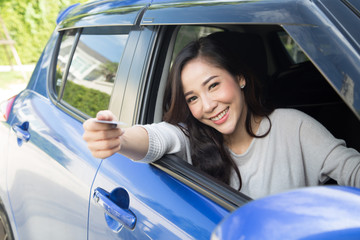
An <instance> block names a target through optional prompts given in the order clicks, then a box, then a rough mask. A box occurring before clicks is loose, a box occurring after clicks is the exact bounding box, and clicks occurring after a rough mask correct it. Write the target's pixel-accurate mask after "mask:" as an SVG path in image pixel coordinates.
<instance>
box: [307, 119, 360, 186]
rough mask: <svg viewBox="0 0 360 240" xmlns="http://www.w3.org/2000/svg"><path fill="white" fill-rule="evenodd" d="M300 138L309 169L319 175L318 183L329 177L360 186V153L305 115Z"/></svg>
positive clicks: (341, 183) (342, 183)
mask: <svg viewBox="0 0 360 240" xmlns="http://www.w3.org/2000/svg"><path fill="white" fill-rule="evenodd" d="M300 141H301V146H302V152H303V157H304V158H305V161H306V163H307V164H306V165H307V170H308V172H310V173H311V172H312V173H313V174H317V175H318V180H319V182H321V183H323V182H325V181H326V180H327V179H328V178H329V177H330V178H332V179H334V180H336V181H337V182H338V184H339V185H346V186H353V187H358V188H359V187H360V153H359V152H357V151H356V150H355V149H352V148H347V147H346V145H345V142H344V141H343V140H340V139H336V138H335V137H334V136H333V135H332V134H331V133H330V132H329V131H328V130H327V129H326V128H325V127H324V126H322V125H321V124H320V123H319V122H317V121H316V120H314V119H313V118H311V117H310V116H305V117H304V119H303V122H302V124H301V128H300Z"/></svg>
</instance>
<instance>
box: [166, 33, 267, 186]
mask: <svg viewBox="0 0 360 240" xmlns="http://www.w3.org/2000/svg"><path fill="white" fill-rule="evenodd" d="M252 37H253V36H251V37H250V38H252ZM236 39H240V40H239V41H240V42H244V40H245V42H247V41H248V42H249V43H254V41H253V40H252V39H249V37H248V35H246V36H245V35H242V34H239V33H236V32H218V33H215V34H211V35H209V36H207V37H203V38H200V39H198V40H196V41H193V42H190V43H189V44H188V45H186V46H185V47H184V48H183V49H182V50H181V51H180V52H179V54H178V56H177V57H176V59H175V61H174V63H173V66H172V69H171V72H170V75H169V79H168V81H167V86H166V90H165V95H164V105H163V110H164V121H166V122H169V123H171V124H174V125H178V124H179V123H184V124H185V126H186V128H182V127H181V129H182V130H183V131H184V133H185V134H186V135H187V136H188V137H189V139H190V148H191V158H192V162H193V165H194V166H195V167H198V168H199V169H201V170H202V171H204V172H206V173H208V174H210V175H211V176H213V177H215V178H217V179H219V180H220V181H222V182H225V183H226V184H230V176H231V169H234V170H235V172H236V174H237V176H238V178H239V181H240V186H239V190H240V188H241V185H242V182H241V177H240V172H239V169H238V167H237V166H236V163H235V162H234V160H233V159H232V157H231V156H230V152H229V151H228V148H227V147H226V146H225V144H224V137H223V135H222V134H221V133H220V132H218V131H217V130H216V129H214V128H212V127H209V126H207V125H205V124H203V123H201V122H200V121H198V120H197V119H196V118H195V117H194V116H192V114H191V112H190V109H189V107H188V105H187V103H186V100H185V96H184V92H183V86H182V82H181V72H182V70H183V68H184V66H185V65H186V64H187V63H188V62H189V61H191V60H193V59H196V58H198V57H200V58H202V59H204V60H205V61H207V62H208V63H209V64H211V65H213V66H214V67H218V68H222V69H225V70H226V71H228V72H229V73H230V74H231V75H232V76H233V77H234V79H237V78H236V77H237V76H243V77H244V78H245V80H246V87H245V88H244V89H243V91H244V97H245V103H246V105H247V109H248V110H247V116H246V123H245V124H246V131H247V132H248V133H249V134H250V135H251V136H253V137H264V136H266V135H267V134H268V132H269V131H270V128H271V127H270V128H269V130H268V131H267V132H266V133H265V134H264V135H261V136H257V135H256V133H254V132H253V130H252V126H251V123H252V121H251V118H252V116H262V117H267V118H268V115H269V114H270V113H271V112H272V111H273V109H272V108H267V107H265V106H264V104H263V102H262V101H263V100H262V97H261V92H260V90H261V88H260V85H259V81H258V79H259V78H262V76H261V75H256V73H264V75H265V74H266V72H259V70H258V69H256V68H258V67H259V65H256V64H255V63H260V62H261V60H259V59H256V57H254V53H253V52H249V47H248V46H243V45H242V44H241V43H240V42H239V41H237V40H236ZM256 51H258V50H256ZM255 55H256V54H255ZM261 57H262V58H265V56H261ZM252 62H254V64H255V65H256V66H251V65H254V64H252ZM263 70H264V71H266V69H263ZM178 126H179V125H178ZM270 126H271V125H270Z"/></svg>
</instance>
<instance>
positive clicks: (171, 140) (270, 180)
mask: <svg viewBox="0 0 360 240" xmlns="http://www.w3.org/2000/svg"><path fill="white" fill-rule="evenodd" d="M270 120H271V124H272V127H271V131H270V133H269V134H268V135H267V136H266V137H264V138H254V139H253V140H252V143H251V144H250V146H249V148H248V149H247V151H246V152H245V153H243V154H240V155H237V154H235V153H233V152H231V155H232V157H233V159H234V160H235V162H236V163H237V166H238V167H239V170H240V174H241V179H242V182H243V185H242V188H241V192H242V193H244V194H246V195H248V196H249V197H251V198H254V199H256V198H260V197H263V196H266V195H269V194H274V193H279V192H282V191H286V190H289V189H293V188H297V187H305V186H315V185H319V184H322V183H324V182H326V181H327V180H328V179H329V178H333V179H335V180H336V181H337V182H338V184H339V185H347V186H354V187H360V154H359V152H357V151H356V150H354V149H351V148H347V147H346V146H345V142H344V141H343V140H339V139H336V138H334V137H333V136H332V135H331V133H330V132H329V131H328V130H327V129H325V128H324V127H323V126H322V125H321V124H320V123H319V122H317V121H316V120H314V119H313V118H311V117H310V116H308V115H306V114H304V113H302V112H300V111H297V110H293V109H277V110H275V111H274V112H273V113H272V114H271V115H270ZM143 127H144V128H145V129H146V130H147V132H148V134H149V142H150V144H149V150H148V153H147V155H146V157H145V158H144V159H143V160H142V162H147V163H149V162H153V161H156V160H158V159H159V158H161V157H162V156H163V155H164V154H175V155H177V156H179V157H181V158H183V159H184V160H186V161H188V162H189V163H190V164H191V153H190V148H189V140H188V138H187V137H186V136H185V135H184V133H183V132H182V131H181V130H180V129H179V128H178V127H176V126H173V125H171V124H168V123H165V122H161V123H155V124H151V125H146V126H143ZM268 128H269V121H268V120H267V119H266V118H264V119H263V120H262V121H261V124H260V127H259V129H258V132H257V134H258V135H261V134H263V133H265V132H266V131H267V130H268ZM238 184H239V182H238V179H237V176H236V174H235V171H233V173H232V176H231V181H230V185H231V186H232V187H234V188H236V189H237V188H238Z"/></svg>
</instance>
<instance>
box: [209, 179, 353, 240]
mask: <svg viewBox="0 0 360 240" xmlns="http://www.w3.org/2000/svg"><path fill="white" fill-rule="evenodd" d="M359 237H360V189H357V188H351V187H342V186H327V187H325V186H322V187H308V188H301V189H296V190H292V191H289V192H285V193H281V194H277V195H272V196H268V197H265V198H262V199H258V200H254V201H252V202H249V203H247V204H246V205H244V206H242V207H240V208H239V209H237V210H236V211H235V212H233V213H232V214H230V215H229V216H228V217H227V218H225V219H224V220H223V221H222V222H221V223H220V224H219V225H218V226H217V227H216V228H215V230H214V232H213V234H212V236H211V239H212V240H220V239H222V240H230V239H263V240H266V239H306V240H312V239H317V240H318V239H327V240H328V239H334V240H335V239H359Z"/></svg>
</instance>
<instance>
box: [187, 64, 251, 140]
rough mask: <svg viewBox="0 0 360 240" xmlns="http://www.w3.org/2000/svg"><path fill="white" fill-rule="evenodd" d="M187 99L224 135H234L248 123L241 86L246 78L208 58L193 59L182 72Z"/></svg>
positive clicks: (198, 116)
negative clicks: (236, 76) (209, 60)
mask: <svg viewBox="0 0 360 240" xmlns="http://www.w3.org/2000/svg"><path fill="white" fill-rule="evenodd" d="M181 81H182V85H183V89H184V95H185V100H186V102H187V104H188V106H189V109H190V111H191V113H192V115H193V116H194V117H195V118H196V119H198V120H199V121H200V122H202V123H204V124H206V125H208V126H210V127H213V128H215V129H216V130H218V131H219V132H221V133H222V134H224V135H231V134H233V133H234V132H235V131H236V130H238V128H239V127H240V128H242V127H243V126H244V123H245V117H246V105H245V101H244V95H243V92H242V91H241V88H240V86H241V85H245V79H244V78H243V77H241V78H240V77H238V78H237V79H234V77H233V76H232V75H231V74H230V73H229V72H227V71H226V70H224V69H221V68H218V67H214V66H213V65H211V64H209V63H208V62H207V61H206V60H204V59H201V58H196V59H193V60H191V61H189V62H188V63H187V64H186V65H185V66H184V68H183V70H182V72H181Z"/></svg>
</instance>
